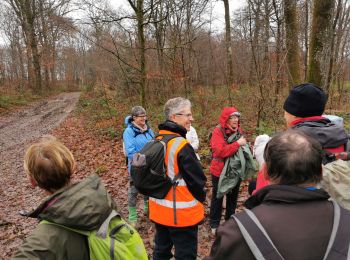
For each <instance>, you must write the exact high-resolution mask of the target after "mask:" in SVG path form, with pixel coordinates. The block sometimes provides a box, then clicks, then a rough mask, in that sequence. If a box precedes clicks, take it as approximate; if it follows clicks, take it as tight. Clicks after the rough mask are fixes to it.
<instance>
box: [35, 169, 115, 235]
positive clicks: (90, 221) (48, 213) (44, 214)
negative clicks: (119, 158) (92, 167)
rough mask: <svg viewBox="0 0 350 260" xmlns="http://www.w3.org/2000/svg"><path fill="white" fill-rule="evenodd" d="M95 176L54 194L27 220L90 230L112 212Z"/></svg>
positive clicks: (107, 198) (111, 201) (109, 198)
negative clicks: (35, 219) (45, 221)
mask: <svg viewBox="0 0 350 260" xmlns="http://www.w3.org/2000/svg"><path fill="white" fill-rule="evenodd" d="M115 208H116V207H115V204H114V202H113V200H112V199H111V197H110V196H109V195H108V194H107V191H106V189H105V187H104V185H103V184H102V183H101V180H100V178H99V177H98V176H97V175H95V174H94V175H91V176H89V177H87V178H86V179H84V180H83V181H81V182H80V183H77V184H73V185H70V186H68V187H65V188H63V189H61V190H58V191H57V192H55V193H54V194H53V195H52V196H50V197H49V198H48V199H46V200H45V201H44V202H43V203H42V204H41V205H40V206H39V207H38V208H37V209H35V210H34V211H33V212H31V213H30V214H29V215H28V217H33V218H38V219H40V220H42V219H44V220H47V221H50V222H55V223H57V224H60V225H64V226H67V227H71V228H75V229H81V230H93V229H96V228H98V227H99V226H100V225H101V224H102V223H103V221H104V220H105V219H106V218H107V217H108V215H109V214H110V213H111V211H112V209H115Z"/></svg>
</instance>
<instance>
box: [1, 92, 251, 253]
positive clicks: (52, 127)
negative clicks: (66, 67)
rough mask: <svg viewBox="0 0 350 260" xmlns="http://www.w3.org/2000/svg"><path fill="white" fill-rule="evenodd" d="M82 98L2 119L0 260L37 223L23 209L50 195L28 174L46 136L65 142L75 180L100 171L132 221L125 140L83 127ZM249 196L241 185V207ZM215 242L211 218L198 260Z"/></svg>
mask: <svg viewBox="0 0 350 260" xmlns="http://www.w3.org/2000/svg"><path fill="white" fill-rule="evenodd" d="M78 99H79V93H66V94H60V95H58V96H56V97H55V98H51V99H48V100H46V101H41V102H37V103H35V104H32V106H30V107H29V108H25V109H22V110H19V111H16V112H14V113H12V114H10V115H8V116H5V117H0V172H1V176H2V178H1V179H0V203H1V204H0V205H1V210H0V259H9V258H10V256H11V255H12V254H13V253H14V252H15V250H16V248H17V247H18V246H19V245H21V243H22V240H23V239H24V238H25V237H26V236H28V235H29V234H30V233H31V231H32V230H33V229H34V228H35V226H36V225H37V221H36V220H35V219H29V218H24V217H22V216H20V215H19V211H20V210H22V209H24V210H32V209H34V208H36V207H37V206H38V205H39V203H40V202H41V201H42V200H43V198H45V197H46V196H47V194H45V193H43V192H42V191H40V190H39V189H38V188H36V189H32V188H31V187H30V185H29V183H28V181H27V179H26V177H25V174H24V170H23V156H24V152H25V149H26V148H27V147H28V146H29V145H30V144H31V143H33V142H34V141H37V140H38V139H39V138H40V137H41V136H43V135H45V134H51V135H53V136H55V137H56V138H58V139H59V140H60V141H62V142H63V143H64V144H65V145H66V146H67V147H68V148H69V149H70V150H71V151H72V152H73V155H74V157H75V160H76V162H77V168H76V172H75V174H74V175H73V182H75V181H79V180H81V179H83V178H84V177H86V176H88V175H90V174H92V173H98V174H99V175H100V177H101V178H102V181H103V183H104V184H105V185H106V188H107V190H108V192H109V193H110V194H111V196H112V197H113V199H114V200H115V201H116V203H117V205H118V211H119V212H120V213H121V214H122V215H123V216H124V217H125V218H127V190H128V186H129V183H128V173H127V167H126V165H125V160H124V156H123V152H122V142H121V139H120V137H119V138H118V137H117V138H115V139H111V138H110V137H109V136H101V135H98V136H97V135H94V134H93V133H92V132H90V131H87V130H86V128H85V127H84V126H85V124H86V121H85V119H84V118H83V117H81V116H78V115H77V114H76V113H71V114H69V113H70V112H71V111H72V110H73V109H74V106H75V104H76V102H77V100H78ZM207 178H208V181H207V185H206V189H207V199H206V202H205V209H206V215H207V216H208V213H209V201H210V197H211V181H210V176H209V175H207ZM246 197H247V185H246V183H244V184H243V185H242V190H241V195H240V197H239V199H238V205H239V208H241V205H242V202H243V201H244V200H245V199H246ZM142 208H143V198H142V197H141V196H139V198H138V216H139V228H138V230H139V233H140V235H141V237H142V239H143V242H144V244H145V246H146V249H147V251H148V253H149V255H150V256H152V246H153V237H154V228H153V226H152V224H151V223H150V221H149V220H148V218H147V216H146V215H144V214H143V210H142ZM213 241H214V237H213V235H211V233H210V228H209V225H208V220H207V219H206V220H205V221H204V224H203V225H200V226H199V235H198V259H202V258H203V257H204V256H205V255H208V254H209V251H210V248H211V245H212V243H213Z"/></svg>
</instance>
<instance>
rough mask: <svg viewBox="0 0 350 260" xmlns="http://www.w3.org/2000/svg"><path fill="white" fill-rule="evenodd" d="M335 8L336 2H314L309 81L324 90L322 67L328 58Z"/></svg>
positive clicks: (320, 0) (317, 0) (327, 0)
mask: <svg viewBox="0 0 350 260" xmlns="http://www.w3.org/2000/svg"><path fill="white" fill-rule="evenodd" d="M333 8H334V0H314V5H313V12H312V28H311V37H310V38H311V39H310V48H309V66H308V76H307V80H308V81H309V82H313V83H315V84H317V85H319V86H321V87H322V88H324V87H325V78H326V77H325V76H326V75H325V73H324V71H323V70H322V68H321V67H322V66H324V65H325V64H324V63H325V61H323V59H324V58H326V57H327V55H326V53H325V52H326V49H327V46H328V45H329V42H330V30H331V24H332V19H331V18H332V13H333ZM322 72H323V73H322Z"/></svg>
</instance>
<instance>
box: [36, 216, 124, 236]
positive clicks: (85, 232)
mask: <svg viewBox="0 0 350 260" xmlns="http://www.w3.org/2000/svg"><path fill="white" fill-rule="evenodd" d="M116 216H120V215H119V213H118V212H117V211H115V210H114V209H113V210H112V211H111V213H110V214H109V216H108V217H107V218H106V219H105V221H104V222H103V223H102V225H101V226H100V227H99V229H98V230H97V232H96V236H99V237H101V238H103V239H105V238H106V237H107V235H108V226H109V222H110V221H111V220H112V219H113V218H114V217H116ZM40 224H49V225H54V226H58V227H61V228H64V229H67V230H70V231H72V232H75V233H79V234H81V235H84V236H89V235H90V234H91V231H88V230H80V229H75V228H70V227H67V226H64V225H61V224H57V223H55V222H50V221H47V220H42V221H40Z"/></svg>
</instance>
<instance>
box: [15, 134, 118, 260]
mask: <svg viewBox="0 0 350 260" xmlns="http://www.w3.org/2000/svg"><path fill="white" fill-rule="evenodd" d="M74 165H75V161H74V158H73V155H72V153H71V152H70V151H69V150H68V148H67V147H66V146H64V145H63V144H62V143H60V142H58V141H56V140H54V139H46V140H43V141H41V142H39V143H36V144H33V145H32V146H31V147H30V148H29V149H28V150H27V152H26V155H25V158H24V168H25V171H26V173H27V175H28V178H29V181H30V183H31V184H32V186H33V187H37V186H38V187H39V188H41V189H43V190H44V191H46V192H47V193H48V194H50V196H49V197H48V198H47V199H46V200H45V201H44V202H43V203H42V204H41V205H40V206H39V207H38V208H37V209H35V210H34V211H33V212H31V213H29V214H28V217H32V218H37V219H38V220H47V221H49V222H54V223H57V224H60V225H63V226H66V227H69V228H74V229H80V230H94V229H96V228H98V227H99V226H100V225H101V224H102V223H103V221H104V220H105V219H106V218H107V217H108V216H109V214H110V213H111V211H112V210H113V209H116V206H115V204H114V202H113V200H112V199H111V198H110V196H109V195H108V194H107V191H106V190H105V188H104V186H103V184H102V183H101V182H100V179H99V177H98V176H97V175H92V176H89V177H88V178H86V179H85V180H83V181H82V182H80V183H77V184H72V183H71V176H72V173H73V170H74ZM12 259H46V260H50V259H56V260H58V259H89V247H88V242H87V239H86V237H85V236H83V235H80V234H78V233H76V232H72V231H70V230H68V229H65V228H62V227H59V226H57V225H49V224H39V225H38V226H37V227H36V229H35V230H34V231H33V233H32V234H31V235H30V236H29V237H27V238H26V239H25V241H24V243H23V244H22V246H21V247H20V248H19V249H18V250H17V252H16V253H15V254H14V256H13V258H12Z"/></svg>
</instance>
